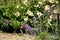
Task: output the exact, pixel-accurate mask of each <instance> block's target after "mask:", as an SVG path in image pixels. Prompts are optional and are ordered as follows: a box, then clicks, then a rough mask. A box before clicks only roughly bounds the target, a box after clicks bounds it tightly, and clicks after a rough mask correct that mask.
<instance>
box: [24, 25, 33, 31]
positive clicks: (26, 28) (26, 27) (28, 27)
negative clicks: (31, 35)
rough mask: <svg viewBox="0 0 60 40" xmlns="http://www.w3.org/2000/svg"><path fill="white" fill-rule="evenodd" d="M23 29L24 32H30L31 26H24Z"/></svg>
mask: <svg viewBox="0 0 60 40" xmlns="http://www.w3.org/2000/svg"><path fill="white" fill-rule="evenodd" d="M24 28H25V30H26V31H32V28H31V26H29V25H28V24H26V25H25V26H24Z"/></svg>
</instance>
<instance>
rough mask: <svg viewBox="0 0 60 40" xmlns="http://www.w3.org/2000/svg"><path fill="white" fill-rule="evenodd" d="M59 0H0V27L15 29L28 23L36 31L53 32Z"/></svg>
mask: <svg viewBox="0 0 60 40" xmlns="http://www.w3.org/2000/svg"><path fill="white" fill-rule="evenodd" d="M59 4H60V1H59V0H9V1H8V0H0V27H1V28H5V27H6V26H7V29H8V28H10V27H9V26H12V28H14V29H17V28H20V27H22V28H23V26H24V25H25V24H28V25H29V26H31V27H32V28H36V29H38V32H43V31H47V32H51V33H52V32H53V33H55V30H56V27H57V25H58V24H57V23H58V22H57V15H56V14H54V13H57V12H56V11H57V10H54V7H55V6H57V5H59Z"/></svg>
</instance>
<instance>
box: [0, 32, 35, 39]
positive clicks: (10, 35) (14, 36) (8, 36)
mask: <svg viewBox="0 0 60 40" xmlns="http://www.w3.org/2000/svg"><path fill="white" fill-rule="evenodd" d="M34 38H35V37H34V36H32V35H29V34H24V35H23V36H20V35H18V34H16V33H3V32H0V40H34Z"/></svg>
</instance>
